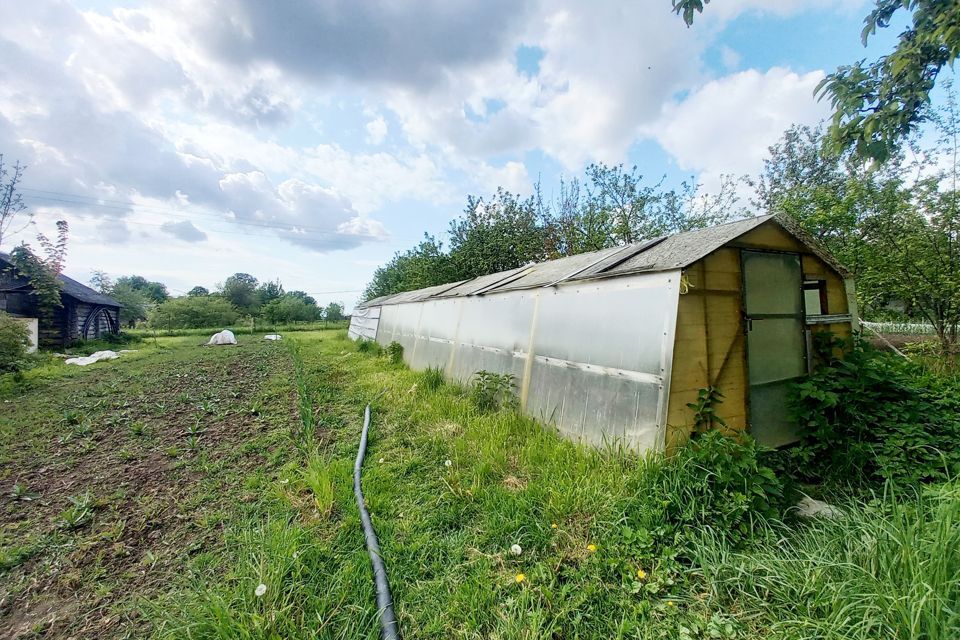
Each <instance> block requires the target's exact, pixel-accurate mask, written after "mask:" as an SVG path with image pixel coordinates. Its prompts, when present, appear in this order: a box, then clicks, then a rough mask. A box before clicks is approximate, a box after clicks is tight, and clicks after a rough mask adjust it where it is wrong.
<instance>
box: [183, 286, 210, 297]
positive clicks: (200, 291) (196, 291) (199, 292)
mask: <svg viewBox="0 0 960 640" xmlns="http://www.w3.org/2000/svg"><path fill="white" fill-rule="evenodd" d="M187 295H188V296H190V297H191V298H196V297H198V296H208V295H210V290H209V289H207V288H206V287H201V286H196V287H194V288H193V289H190V291H187Z"/></svg>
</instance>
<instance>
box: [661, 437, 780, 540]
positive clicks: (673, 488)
mask: <svg viewBox="0 0 960 640" xmlns="http://www.w3.org/2000/svg"><path fill="white" fill-rule="evenodd" d="M763 451H764V449H763V448H762V447H761V446H760V445H758V444H757V442H756V440H754V439H753V438H751V437H750V436H748V435H745V434H744V435H739V436H737V437H730V436H725V435H723V434H722V433H721V432H719V431H707V432H705V433H702V434H699V435H697V436H696V437H695V438H693V439H692V440H690V442H688V443H687V444H686V445H685V446H683V447H682V448H680V450H679V451H677V453H676V454H675V455H674V457H673V458H672V459H670V460H669V461H668V462H667V469H666V470H665V472H663V473H661V475H660V477H661V483H662V489H663V493H662V495H664V496H665V498H667V499H668V501H669V504H667V505H666V506H665V508H666V512H667V519H668V520H669V521H670V522H671V523H673V524H674V525H676V527H677V530H678V531H679V532H684V531H685V530H687V529H688V528H692V529H701V528H703V527H706V526H709V527H712V528H714V529H715V530H716V531H719V532H721V533H722V535H724V536H725V537H727V538H729V539H730V541H731V542H732V543H734V544H738V543H741V542H744V541H745V540H747V539H748V538H749V537H750V535H751V534H752V532H753V529H754V527H755V526H757V525H758V524H760V523H761V522H762V521H763V520H766V519H778V518H779V517H780V516H781V514H782V512H783V509H785V508H786V507H787V506H788V505H789V503H790V502H791V501H790V500H789V496H788V495H787V490H786V486H785V484H784V481H783V479H781V478H780V477H778V476H777V474H776V473H775V472H774V470H773V469H771V468H770V467H768V466H766V465H765V464H764V463H763V460H762V453H763Z"/></svg>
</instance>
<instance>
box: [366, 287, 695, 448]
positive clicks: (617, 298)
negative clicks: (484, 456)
mask: <svg viewBox="0 0 960 640" xmlns="http://www.w3.org/2000/svg"><path fill="white" fill-rule="evenodd" d="M678 299H679V272H678V271H669V272H659V273H645V274H637V275H632V276H621V277H618V278H609V279H603V280H591V281H580V282H575V283H566V284H561V285H559V286H554V287H542V288H537V289H523V290H516V291H506V292H501V293H490V294H487V295H483V296H466V297H457V298H446V299H444V298H439V299H432V300H426V301H422V302H410V303H404V304H389V305H384V306H382V307H380V308H379V309H378V311H379V314H378V316H379V317H378V328H377V333H376V340H377V342H379V343H380V344H383V345H386V344H389V343H390V342H392V341H397V342H399V343H400V344H402V345H403V347H404V358H405V359H406V360H407V362H408V363H409V364H410V366H411V367H412V368H414V369H424V368H426V367H428V366H434V367H440V368H442V369H443V370H444V372H445V373H446V375H447V376H448V377H451V378H454V379H457V380H460V381H464V382H469V380H470V378H471V377H472V376H473V374H474V373H476V372H477V371H480V370H486V371H492V372H496V373H509V374H512V375H513V376H514V379H515V381H516V383H517V387H518V389H517V390H518V392H519V394H520V398H521V402H522V403H523V408H524V410H525V411H526V412H527V413H529V414H531V415H533V416H535V417H537V418H540V419H542V420H544V421H545V422H548V423H553V424H555V425H556V426H557V428H558V429H559V430H560V432H561V433H563V434H564V435H566V436H567V437H570V438H572V439H575V440H581V441H584V442H589V443H592V444H595V445H602V444H617V443H619V444H624V445H626V446H629V447H631V448H634V449H637V450H645V449H660V448H662V446H663V437H664V434H665V423H666V410H667V398H668V395H669V381H670V370H671V366H672V362H671V359H672V356H673V339H674V332H675V328H676V320H677V301H678Z"/></svg>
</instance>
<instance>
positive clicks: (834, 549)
mask: <svg viewBox="0 0 960 640" xmlns="http://www.w3.org/2000/svg"><path fill="white" fill-rule="evenodd" d="M840 508H841V510H842V511H843V517H840V518H815V519H813V520H812V521H810V522H808V523H806V524H805V525H804V526H803V527H800V528H794V527H788V526H785V525H782V524H775V525H771V526H770V527H769V529H768V531H767V532H766V535H764V536H762V537H760V538H759V539H758V540H757V541H756V543H755V544H753V545H751V547H750V548H749V549H747V550H743V551H734V552H731V550H730V548H729V547H728V545H727V544H726V541H725V540H723V539H722V538H720V537H719V536H716V535H706V536H703V538H702V539H701V540H700V541H699V543H698V544H697V545H696V546H695V547H694V549H693V551H694V553H693V559H694V561H695V562H696V565H697V566H698V567H701V571H702V572H703V575H704V577H705V581H704V582H705V585H704V587H705V588H704V589H703V593H702V595H699V596H698V597H704V598H706V599H707V601H708V603H709V605H710V606H711V607H715V608H718V609H721V610H731V609H733V608H736V609H742V610H744V611H746V612H750V613H748V614H747V615H749V616H751V617H755V621H756V622H755V624H756V625H757V628H758V629H762V630H763V633H762V634H758V635H757V636H751V637H771V638H796V637H798V635H797V632H798V630H799V629H804V630H806V632H805V633H803V634H802V637H811V638H851V639H853V640H874V639H875V638H925V639H929V640H948V639H950V638H956V637H958V633H960V612H958V611H957V608H956V607H955V606H954V605H953V603H956V602H958V601H960V581H958V580H957V576H958V575H960V483H958V482H957V480H951V481H949V482H948V483H946V484H943V485H938V486H931V487H927V488H925V489H924V490H923V491H922V492H917V493H915V494H913V493H912V492H911V493H908V494H906V495H903V494H898V493H895V492H892V491H889V490H888V491H887V492H885V493H884V494H883V495H881V496H877V497H875V498H873V499H872V500H870V502H869V503H868V504H862V503H858V502H853V501H849V502H845V503H842V504H841V506H840ZM711 533H713V534H716V533H717V532H716V530H713V531H712V532H711Z"/></svg>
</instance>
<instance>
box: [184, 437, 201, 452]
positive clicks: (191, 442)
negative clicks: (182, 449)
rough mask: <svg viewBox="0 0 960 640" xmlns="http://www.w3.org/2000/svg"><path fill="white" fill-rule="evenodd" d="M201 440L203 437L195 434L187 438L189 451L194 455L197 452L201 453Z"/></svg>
mask: <svg viewBox="0 0 960 640" xmlns="http://www.w3.org/2000/svg"><path fill="white" fill-rule="evenodd" d="M200 438H201V436H199V435H197V434H194V433H191V434H188V435H187V437H186V439H185V441H186V447H187V450H188V451H191V452H193V453H196V452H197V451H199V450H200Z"/></svg>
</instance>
